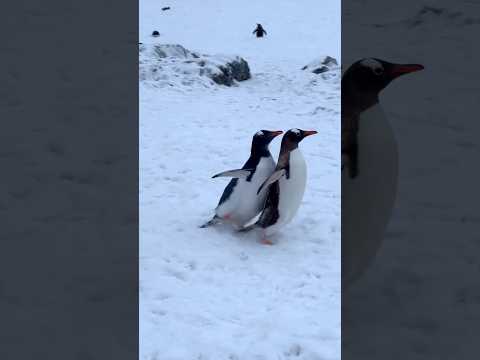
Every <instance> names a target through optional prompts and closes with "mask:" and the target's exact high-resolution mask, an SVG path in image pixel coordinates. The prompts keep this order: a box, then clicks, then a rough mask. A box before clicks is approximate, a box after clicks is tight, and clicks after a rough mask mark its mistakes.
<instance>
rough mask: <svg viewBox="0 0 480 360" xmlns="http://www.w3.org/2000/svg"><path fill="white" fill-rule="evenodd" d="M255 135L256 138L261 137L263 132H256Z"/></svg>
mask: <svg viewBox="0 0 480 360" xmlns="http://www.w3.org/2000/svg"><path fill="white" fill-rule="evenodd" d="M255 135H256V136H263V131H262V130H260V131H258V132H257V133H256V134H255Z"/></svg>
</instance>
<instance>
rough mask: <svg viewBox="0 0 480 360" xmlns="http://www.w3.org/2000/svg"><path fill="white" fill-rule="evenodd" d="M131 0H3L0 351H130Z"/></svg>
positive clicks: (134, 238)
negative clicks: (40, 0)
mask: <svg viewBox="0 0 480 360" xmlns="http://www.w3.org/2000/svg"><path fill="white" fill-rule="evenodd" d="M137 9H138V2H137V1H136V0H135V1H132V0H127V1H120V2H118V1H116V2H113V1H102V0H100V1H73V2H71V1H59V0H57V1H54V0H50V1H42V2H36V1H14V2H3V3H2V5H1V9H0V12H1V13H2V14H3V17H2V24H1V31H0V36H1V41H0V48H1V51H0V53H1V56H0V61H1V63H2V71H1V72H0V77H1V81H0V83H1V84H2V85H1V87H0V92H1V95H0V102H1V106H0V112H1V116H0V119H1V122H2V131H1V132H0V139H1V140H0V164H1V169H2V172H1V175H0V182H1V189H2V196H1V197H0V212H1V215H0V216H1V218H2V225H1V227H0V234H1V235H0V247H1V249H0V257H1V259H0V313H1V315H0V319H1V321H0V344H1V346H0V358H2V359H132V360H134V359H135V360H136V359H137V358H138V291H137V287H138V286H137V285H138V101H137V95H138V79H137V62H138V61H137V57H138V52H137V29H138V14H137V12H138V10H137Z"/></svg>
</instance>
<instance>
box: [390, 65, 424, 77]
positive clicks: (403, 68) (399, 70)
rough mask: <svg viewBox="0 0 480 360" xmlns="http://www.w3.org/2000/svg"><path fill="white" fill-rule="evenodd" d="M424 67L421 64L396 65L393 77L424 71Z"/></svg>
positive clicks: (392, 73) (392, 72)
mask: <svg viewBox="0 0 480 360" xmlns="http://www.w3.org/2000/svg"><path fill="white" fill-rule="evenodd" d="M423 69H424V66H423V65H420V64H405V65H400V64H398V65H395V66H394V67H393V69H392V71H391V75H392V76H393V77H397V76H401V75H404V74H410V73H412V72H415V71H420V70H423Z"/></svg>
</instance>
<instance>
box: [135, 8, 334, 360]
mask: <svg viewBox="0 0 480 360" xmlns="http://www.w3.org/2000/svg"><path fill="white" fill-rule="evenodd" d="M163 6H171V10H169V11H166V12H162V11H161V10H160V9H161V7H163ZM257 22H261V23H262V24H263V25H264V27H265V29H266V30H267V32H268V36H267V37H266V38H263V39H256V38H255V37H254V36H253V35H252V34H251V32H252V31H253V28H254V27H255V24H256V23H257ZM153 30H158V31H159V32H160V34H161V36H160V38H156V39H153V38H151V37H150V36H149V35H150V33H151V32H152V31H153ZM139 41H141V42H144V43H147V42H153V41H157V42H161V43H178V44H181V45H183V46H185V47H186V48H187V49H189V50H192V51H200V52H202V53H206V54H218V53H221V54H227V55H239V56H242V57H244V58H245V59H246V60H247V61H248V62H249V65H250V69H251V72H252V79H250V80H247V81H244V82H241V83H239V84H238V86H235V87H231V88H229V87H224V86H218V85H215V86H211V87H199V86H191V87H188V86H183V87H182V86H174V87H165V88H155V87H152V86H148V85H146V84H144V83H140V94H139V96H140V358H141V359H145V360H147V359H148V360H174V359H175V360H177V359H178V360H189V359H202V360H207V359H208V360H217V359H231V360H234V359H237V360H250V359H265V360H270V359H272V360H273V359H275V360H278V359H290V358H297V359H305V360H307V359H322V360H327V359H332V360H333V359H340V181H339V177H340V168H339V164H340V154H339V150H338V149H339V148H340V144H339V140H340V83H339V74H338V73H336V74H334V76H331V77H329V78H327V79H324V78H322V77H321V76H320V75H315V74H312V73H308V72H304V71H301V70H300V68H301V67H302V66H304V65H306V64H308V63H309V62H311V61H312V60H314V59H315V58H317V57H319V56H321V55H331V56H333V57H335V58H337V60H338V61H339V62H340V2H339V1H337V0H335V1H334V0H328V1H326V2H324V3H322V4H321V6H320V5H319V4H318V3H317V2H316V1H313V0H309V1H304V2H302V6H300V5H295V4H294V3H293V2H291V1H263V2H255V3H254V2H252V3H249V4H248V5H246V4H245V3H239V2H226V1H212V0H210V1H202V2H199V1H185V0H184V1H170V2H163V1H152V0H141V1H140V39H139ZM292 127H299V128H304V129H314V130H317V131H318V132H319V134H318V135H315V136H312V137H310V138H307V139H305V141H303V142H302V143H301V144H300V146H301V149H302V151H303V153H304V156H305V159H306V161H307V165H308V180H307V189H306V193H305V197H304V202H303V204H302V206H301V207H300V210H299V212H298V214H297V216H296V217H295V218H294V220H293V221H292V223H290V224H289V225H288V226H286V227H285V228H284V229H283V230H282V232H281V233H280V234H279V236H278V237H277V241H278V243H277V244H276V245H274V246H265V245H262V244H259V243H258V242H257V234H255V233H246V234H235V233H233V232H232V231H231V230H230V229H229V228H228V227H226V226H219V227H216V228H208V229H200V228H198V226H199V225H200V224H202V223H203V222H204V221H206V220H208V219H209V218H210V216H211V215H212V214H213V209H214V207H215V206H216V204H217V202H218V199H219V197H220V195H221V193H222V191H223V188H224V187H225V186H226V184H227V182H228V179H211V176H212V175H213V174H215V173H217V172H219V171H223V170H228V169H233V168H238V167H240V166H242V165H243V163H244V162H245V161H246V159H247V158H248V154H249V148H250V142H251V137H252V136H253V134H254V133H255V132H256V131H257V130H259V129H273V130H277V129H281V130H287V129H289V128H292ZM279 142H280V141H279V140H278V139H276V140H275V141H274V142H273V143H272V146H271V150H272V153H273V154H274V156H275V157H276V156H277V154H278V150H279Z"/></svg>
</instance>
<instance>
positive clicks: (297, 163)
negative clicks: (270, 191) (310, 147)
mask: <svg viewBox="0 0 480 360" xmlns="http://www.w3.org/2000/svg"><path fill="white" fill-rule="evenodd" d="M289 164H290V169H289V175H290V176H289V178H288V179H287V178H286V176H283V177H282V178H281V179H280V180H278V184H279V187H280V191H279V203H278V213H279V218H278V220H277V222H276V223H275V224H274V225H273V226H270V227H268V228H267V229H266V234H267V235H271V234H273V233H274V232H275V231H276V230H277V229H278V228H279V227H281V226H284V225H286V224H288V223H289V222H290V221H291V220H292V219H293V217H294V216H295V214H296V213H297V211H298V208H299V207H300V204H301V203H302V200H303V194H304V193H305V186H306V184H307V165H306V163H305V159H304V158H303V155H302V153H301V151H300V149H298V148H297V149H295V150H293V151H292V152H291V153H290V159H289Z"/></svg>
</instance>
